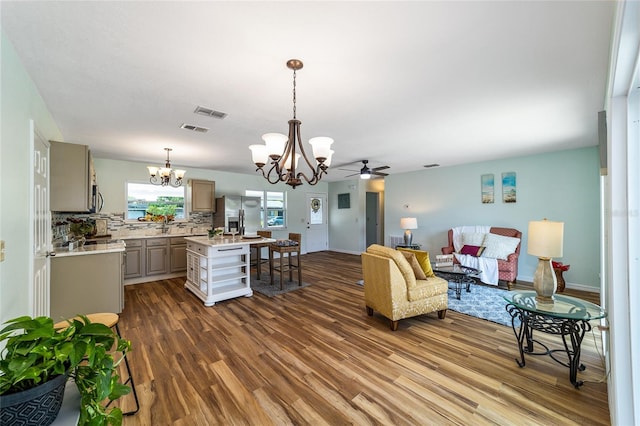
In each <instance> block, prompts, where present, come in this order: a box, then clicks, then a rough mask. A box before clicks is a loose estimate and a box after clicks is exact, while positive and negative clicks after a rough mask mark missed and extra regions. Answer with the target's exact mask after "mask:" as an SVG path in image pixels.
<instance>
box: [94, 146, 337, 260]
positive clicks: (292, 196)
mask: <svg viewBox="0 0 640 426" xmlns="http://www.w3.org/2000/svg"><path fill="white" fill-rule="evenodd" d="M247 161H250V158H249V157H247ZM94 164H95V168H96V174H97V176H98V185H99V187H100V192H101V193H102V196H103V197H104V207H103V209H102V212H103V213H122V212H124V210H125V203H126V196H125V182H126V181H127V180H129V181H138V182H148V181H149V174H148V172H147V166H148V165H149V164H146V163H138V162H131V161H119V160H109V159H104V158H94ZM181 167H182V166H181ZM183 168H184V169H185V170H186V171H187V174H186V175H185V178H186V179H205V180H213V181H215V183H216V197H220V196H222V195H227V194H228V195H232V194H237V195H244V191H245V190H246V189H253V190H257V191H261V190H270V191H286V192H287V207H288V215H289V217H288V222H287V229H285V230H283V231H275V232H274V234H273V236H274V238H286V237H287V236H288V233H289V232H297V233H301V234H302V251H303V252H306V246H305V238H304V236H305V234H306V231H307V226H306V223H307V219H306V213H307V210H306V207H307V201H306V197H307V193H309V192H314V193H315V192H323V193H327V192H328V186H327V184H326V183H324V182H320V183H318V184H317V185H314V186H310V185H302V186H299V187H297V188H296V189H291V187H289V186H288V185H286V184H284V183H279V184H277V185H271V184H270V183H268V182H267V181H266V180H265V179H264V178H263V177H262V175H261V174H258V173H256V174H255V175H247V174H240V173H229V172H220V171H215V170H207V169H197V168H189V167H183Z"/></svg>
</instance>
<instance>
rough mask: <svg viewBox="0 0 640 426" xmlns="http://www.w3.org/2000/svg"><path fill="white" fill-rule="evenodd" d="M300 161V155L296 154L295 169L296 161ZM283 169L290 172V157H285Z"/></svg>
mask: <svg viewBox="0 0 640 426" xmlns="http://www.w3.org/2000/svg"><path fill="white" fill-rule="evenodd" d="M299 159H300V154H296V168H297V167H298V160H299ZM284 168H285V169H287V170H291V156H289V157H287V161H285V163H284Z"/></svg>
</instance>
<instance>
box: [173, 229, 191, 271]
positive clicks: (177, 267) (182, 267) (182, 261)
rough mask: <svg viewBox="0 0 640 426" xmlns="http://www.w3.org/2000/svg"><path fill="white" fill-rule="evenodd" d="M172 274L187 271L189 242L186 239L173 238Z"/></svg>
mask: <svg viewBox="0 0 640 426" xmlns="http://www.w3.org/2000/svg"><path fill="white" fill-rule="evenodd" d="M169 263H170V265H169V267H170V272H171V273H174V272H185V271H186V270H187V242H186V241H185V240H184V237H173V238H171V242H170V245H169Z"/></svg>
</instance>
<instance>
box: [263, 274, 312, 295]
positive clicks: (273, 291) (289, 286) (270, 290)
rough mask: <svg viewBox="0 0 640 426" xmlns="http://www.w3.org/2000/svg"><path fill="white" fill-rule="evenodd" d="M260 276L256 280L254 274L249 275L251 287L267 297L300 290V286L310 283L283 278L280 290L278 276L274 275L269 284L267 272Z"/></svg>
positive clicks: (303, 286)
mask: <svg viewBox="0 0 640 426" xmlns="http://www.w3.org/2000/svg"><path fill="white" fill-rule="evenodd" d="M260 278H261V279H260V280H258V279H257V278H256V277H255V276H251V289H252V290H253V291H257V292H258V293H260V294H264V295H265V296H267V297H273V296H278V295H280V294H284V293H288V292H290V291H295V290H300V289H301V288H305V287H308V286H310V285H311V284H309V283H306V282H304V281H303V282H302V285H298V281H296V280H293V281H292V282H289V281H287V280H286V278H285V280H284V285H283V286H282V290H280V276H278V275H276V276H275V277H273V285H272V284H270V278H269V275H268V274H267V275H265V274H260Z"/></svg>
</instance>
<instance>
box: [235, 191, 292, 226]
mask: <svg viewBox="0 0 640 426" xmlns="http://www.w3.org/2000/svg"><path fill="white" fill-rule="evenodd" d="M245 195H246V196H247V197H260V200H261V204H262V208H261V210H260V212H261V215H262V217H261V218H260V223H261V226H262V227H263V228H284V227H285V225H286V223H287V193H286V192H283V191H251V190H247V191H245ZM265 200H266V202H265Z"/></svg>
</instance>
